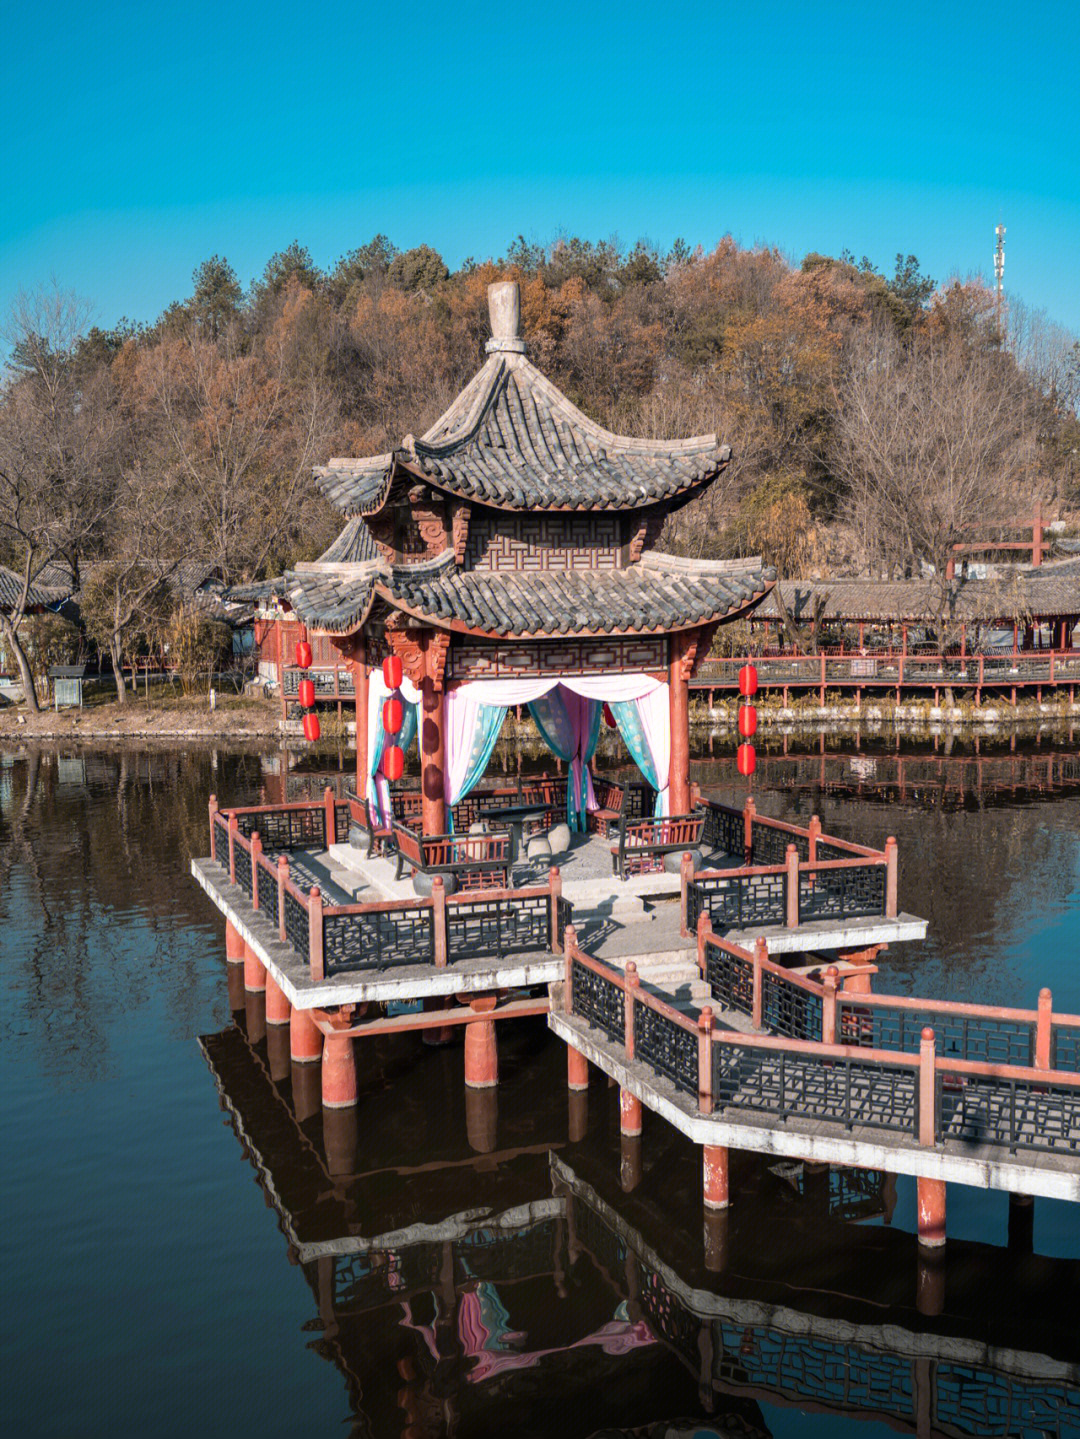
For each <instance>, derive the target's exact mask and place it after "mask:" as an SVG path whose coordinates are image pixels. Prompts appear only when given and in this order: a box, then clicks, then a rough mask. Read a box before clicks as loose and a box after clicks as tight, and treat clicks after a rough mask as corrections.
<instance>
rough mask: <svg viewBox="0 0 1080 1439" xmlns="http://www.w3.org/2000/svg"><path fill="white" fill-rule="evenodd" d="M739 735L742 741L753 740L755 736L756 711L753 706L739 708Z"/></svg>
mask: <svg viewBox="0 0 1080 1439" xmlns="http://www.w3.org/2000/svg"><path fill="white" fill-rule="evenodd" d="M739 733H740V734H741V735H742V737H743V739H753V738H754V736H755V735H756V734H757V710H756V709H755V707H754V706H753V705H740V706H739Z"/></svg>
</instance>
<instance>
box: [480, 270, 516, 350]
mask: <svg viewBox="0 0 1080 1439" xmlns="http://www.w3.org/2000/svg"><path fill="white" fill-rule="evenodd" d="M488 318H489V319H490V321H491V339H490V340H489V341H488V342H487V344H486V345H485V346H484V350H485V352H486V353H487V354H489V355H494V354H497V353H503V354H510V355H523V354H524V353H525V341H524V339H523V337H522V334H521V289H520V286H519V285H518V282H517V281H516V280H496V281H495V283H494V284H493V285H489V286H488Z"/></svg>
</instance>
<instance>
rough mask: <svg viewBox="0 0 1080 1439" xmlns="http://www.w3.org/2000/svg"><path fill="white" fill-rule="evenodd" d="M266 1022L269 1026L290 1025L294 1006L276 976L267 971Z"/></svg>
mask: <svg viewBox="0 0 1080 1439" xmlns="http://www.w3.org/2000/svg"><path fill="white" fill-rule="evenodd" d="M265 973H266V1022H267V1024H288V1023H289V1021H290V1019H291V1018H292V1005H291V1004H290V1003H289V1001H288V1000H287V999H286V997H285V992H284V990H283V989H282V988H281V986H280V985H279V984H278V982H277V980H276V979H275V978H274V976H273V975H272V974H271V973H270V972H269V971H266V972H265Z"/></svg>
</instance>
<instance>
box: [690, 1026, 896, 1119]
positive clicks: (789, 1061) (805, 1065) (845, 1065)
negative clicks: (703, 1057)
mask: <svg viewBox="0 0 1080 1439" xmlns="http://www.w3.org/2000/svg"><path fill="white" fill-rule="evenodd" d="M916 1079H917V1075H916V1072H915V1070H914V1068H912V1067H908V1066H904V1067H901V1066H900V1065H890V1064H884V1063H881V1062H872V1063H868V1062H866V1061H863V1060H860V1059H858V1058H842V1059H837V1058H819V1057H818V1056H817V1055H814V1054H805V1053H801V1052H795V1051H790V1050H785V1049H768V1050H765V1049H758V1048H750V1047H749V1046H748V1047H745V1048H740V1046H738V1045H737V1044H727V1043H724V1044H716V1043H714V1044H713V1090H712V1094H713V1106H714V1108H717V1109H741V1110H752V1111H754V1112H755V1113H763V1114H769V1115H772V1116H773V1117H774V1118H776V1119H781V1120H785V1119H789V1118H791V1117H792V1116H796V1115H797V1116H798V1117H799V1118H801V1119H810V1120H827V1121H829V1122H831V1123H835V1124H843V1125H845V1126H846V1127H847V1128H849V1129H852V1128H856V1127H859V1128H866V1129H887V1130H890V1131H891V1132H893V1133H900V1134H912V1135H914V1134H917V1132H918V1090H917V1084H916Z"/></svg>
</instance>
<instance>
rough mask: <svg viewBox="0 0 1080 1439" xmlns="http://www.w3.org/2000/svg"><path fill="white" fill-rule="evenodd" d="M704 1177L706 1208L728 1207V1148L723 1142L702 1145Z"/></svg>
mask: <svg viewBox="0 0 1080 1439" xmlns="http://www.w3.org/2000/svg"><path fill="white" fill-rule="evenodd" d="M701 1156H702V1169H703V1179H704V1186H705V1208H706V1209H726V1208H727V1207H728V1162H729V1156H728V1150H727V1146H726V1145H723V1144H703V1145H702V1147H701Z"/></svg>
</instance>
